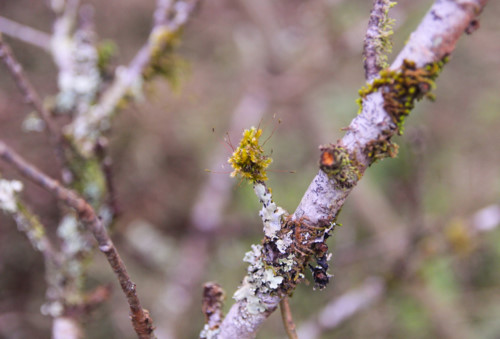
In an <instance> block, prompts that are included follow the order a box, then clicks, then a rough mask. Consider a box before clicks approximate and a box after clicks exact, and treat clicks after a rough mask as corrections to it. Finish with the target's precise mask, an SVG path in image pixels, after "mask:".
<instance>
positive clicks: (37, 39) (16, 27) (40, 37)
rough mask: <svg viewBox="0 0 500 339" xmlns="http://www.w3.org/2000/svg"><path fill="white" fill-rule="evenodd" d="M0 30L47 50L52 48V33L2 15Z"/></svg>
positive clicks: (0, 17)
mask: <svg viewBox="0 0 500 339" xmlns="http://www.w3.org/2000/svg"><path fill="white" fill-rule="evenodd" d="M0 32H2V33H4V34H5V35H8V36H10V37H12V38H15V39H18V40H21V41H23V42H26V43H28V44H31V45H33V46H36V47H40V48H41V49H44V50H45V51H47V52H48V51H49V50H50V35H49V34H47V33H45V32H42V31H39V30H37V29H34V28H31V27H29V26H26V25H23V24H20V23H17V22H15V21H12V20H10V19H7V18H5V17H3V16H0Z"/></svg>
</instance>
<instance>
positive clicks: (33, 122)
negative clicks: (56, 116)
mask: <svg viewBox="0 0 500 339" xmlns="http://www.w3.org/2000/svg"><path fill="white" fill-rule="evenodd" d="M21 127H22V129H23V131H25V132H43V130H44V129H45V122H43V120H42V119H40V117H39V116H38V115H37V114H36V113H35V112H31V113H30V114H28V115H27V116H26V118H25V119H24V120H23V124H22V126H21Z"/></svg>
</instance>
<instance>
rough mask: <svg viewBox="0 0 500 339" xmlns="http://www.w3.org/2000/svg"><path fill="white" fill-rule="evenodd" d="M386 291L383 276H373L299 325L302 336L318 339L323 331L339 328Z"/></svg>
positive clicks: (300, 335)
mask: <svg viewBox="0 0 500 339" xmlns="http://www.w3.org/2000/svg"><path fill="white" fill-rule="evenodd" d="M384 291H385V282H384V281H383V279H381V278H377V277H371V278H368V279H366V281H365V282H364V283H363V284H362V285H361V286H359V287H357V288H355V289H352V290H350V291H348V292H346V293H345V294H343V295H341V296H339V297H338V298H335V299H334V300H332V301H331V302H329V303H328V304H327V305H326V306H325V307H324V308H323V309H322V310H321V311H320V312H319V314H318V315H315V316H314V318H313V319H311V320H309V321H307V322H306V323H304V324H302V325H301V326H300V327H299V330H298V333H299V337H300V338H308V339H316V338H319V337H320V336H321V333H323V332H325V331H330V330H332V329H334V328H337V327H338V326H340V325H341V324H343V323H344V322H345V321H347V320H348V319H350V318H351V317H353V316H354V315H355V314H358V313H359V312H361V311H362V310H365V309H366V308H368V307H370V306H371V305H372V304H373V303H374V302H375V301H376V300H377V299H379V298H380V297H381V296H382V294H383V293H384Z"/></svg>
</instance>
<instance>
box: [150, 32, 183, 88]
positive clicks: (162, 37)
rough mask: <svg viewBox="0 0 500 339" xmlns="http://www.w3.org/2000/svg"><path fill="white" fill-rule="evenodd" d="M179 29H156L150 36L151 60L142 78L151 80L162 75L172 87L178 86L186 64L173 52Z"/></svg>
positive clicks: (177, 40) (176, 43) (179, 33)
mask: <svg viewBox="0 0 500 339" xmlns="http://www.w3.org/2000/svg"><path fill="white" fill-rule="evenodd" d="M180 35H181V32H180V31H175V32H173V31H170V30H169V29H167V28H160V29H157V30H156V31H155V32H154V33H153V34H152V36H151V38H150V44H151V60H150V62H149V64H148V66H147V67H146V68H145V69H144V71H143V74H142V75H143V77H144V80H146V81H149V80H152V79H153V78H154V77H156V76H161V77H164V78H165V79H167V80H168V82H169V83H170V85H171V86H172V87H173V88H178V87H179V85H180V79H182V78H183V76H182V75H184V73H186V71H187V68H188V64H187V63H186V61H185V60H184V59H182V58H181V57H180V56H178V55H177V54H175V49H176V47H177V45H178V44H179V41H180V39H179V37H180Z"/></svg>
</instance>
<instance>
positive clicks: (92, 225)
mask: <svg viewBox="0 0 500 339" xmlns="http://www.w3.org/2000/svg"><path fill="white" fill-rule="evenodd" d="M0 158H1V159H3V160H4V161H5V162H6V163H9V164H10V165H11V166H13V167H14V168H15V169H16V170H18V171H19V172H20V173H21V174H22V175H23V176H24V177H26V178H27V179H29V180H31V181H33V182H35V183H36V184H38V185H40V186H41V187H43V188H44V189H46V190H47V191H49V192H51V193H53V194H54V195H55V196H56V198H57V199H58V200H60V201H62V202H64V203H65V204H66V205H68V206H70V207H72V208H74V209H75V210H76V212H77V213H78V215H79V217H80V220H81V221H82V223H83V224H84V226H85V227H86V228H87V229H88V230H89V231H90V232H92V234H93V235H94V238H95V239H96V240H97V244H98V246H99V250H100V251H101V252H103V253H104V255H105V256H106V259H107V260H108V262H109V264H110V266H111V268H112V269H113V271H114V272H115V275H116V277H117V278H118V281H119V283H120V286H121V288H122V290H123V293H124V294H125V296H126V298H127V302H128V304H129V307H130V312H131V321H132V325H133V327H134V330H135V331H136V333H137V335H138V337H139V338H141V339H151V338H154V332H153V331H154V327H153V320H152V318H151V317H150V316H149V312H148V311H147V310H145V309H143V308H142V307H141V303H140V300H139V298H138V296H137V293H136V285H135V284H134V283H133V282H132V280H131V279H130V276H129V274H128V272H127V269H126V267H125V264H124V263H123V261H122V259H121V258H120V255H119V254H118V251H117V249H116V247H115V246H114V244H113V242H112V240H111V239H110V237H109V235H108V233H107V231H106V229H105V228H104V226H103V224H102V222H101V220H100V218H99V217H98V216H97V215H96V213H95V211H94V209H93V208H92V207H91V206H90V205H89V204H88V203H87V202H86V201H85V200H84V199H82V198H81V197H80V196H78V195H77V194H76V193H75V192H73V191H71V190H69V189H67V188H65V187H63V186H62V185H61V184H60V183H59V182H57V181H56V180H54V179H52V178H50V177H48V176H47V175H45V174H44V173H42V172H40V171H39V170H38V169H37V168H35V167H34V166H33V165H31V164H30V163H28V162H27V161H25V160H24V159H23V158H22V157H21V156H20V155H19V154H17V153H16V152H14V151H13V150H12V149H11V148H10V147H8V146H7V145H6V144H5V143H4V142H3V141H0Z"/></svg>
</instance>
